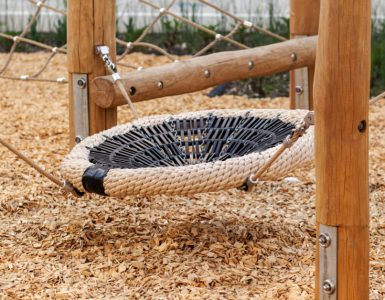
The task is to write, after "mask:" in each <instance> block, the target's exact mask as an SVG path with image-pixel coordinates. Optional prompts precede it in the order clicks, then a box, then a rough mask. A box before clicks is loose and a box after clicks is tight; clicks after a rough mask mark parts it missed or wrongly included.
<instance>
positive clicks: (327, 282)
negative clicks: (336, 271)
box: [322, 279, 336, 295]
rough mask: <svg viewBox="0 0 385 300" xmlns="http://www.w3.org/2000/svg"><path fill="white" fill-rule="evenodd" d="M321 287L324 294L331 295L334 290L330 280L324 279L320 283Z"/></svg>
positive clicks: (334, 287)
mask: <svg viewBox="0 0 385 300" xmlns="http://www.w3.org/2000/svg"><path fill="white" fill-rule="evenodd" d="M322 289H323V291H324V292H325V293H326V294H328V295H331V294H333V293H334V292H335V290H336V286H335V284H334V282H333V281H332V280H330V279H326V280H325V281H324V282H323V284H322Z"/></svg>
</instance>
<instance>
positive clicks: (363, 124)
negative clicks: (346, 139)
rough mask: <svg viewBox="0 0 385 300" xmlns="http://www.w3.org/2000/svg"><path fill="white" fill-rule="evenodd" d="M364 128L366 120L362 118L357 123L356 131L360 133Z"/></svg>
mask: <svg viewBox="0 0 385 300" xmlns="http://www.w3.org/2000/svg"><path fill="white" fill-rule="evenodd" d="M365 130H366V121H365V120H362V121H361V122H360V123H359V124H358V131H359V132H361V133H364V132H365Z"/></svg>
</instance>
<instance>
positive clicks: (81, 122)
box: [67, 0, 117, 147]
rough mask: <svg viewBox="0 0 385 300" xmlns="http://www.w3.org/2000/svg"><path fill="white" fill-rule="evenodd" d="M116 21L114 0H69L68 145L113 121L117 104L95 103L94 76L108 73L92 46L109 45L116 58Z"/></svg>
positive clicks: (113, 56)
mask: <svg viewBox="0 0 385 300" xmlns="http://www.w3.org/2000/svg"><path fill="white" fill-rule="evenodd" d="M115 22H116V21H115V0H112V1H111V0H68V15H67V24H68V25H67V26H68V30H67V41H68V43H67V45H68V55H67V57H68V73H69V82H70V84H69V89H70V90H69V95H70V104H69V109H70V145H71V147H72V146H73V145H74V141H75V137H76V136H77V135H88V134H94V133H97V132H99V131H101V130H105V129H108V128H110V127H112V126H114V125H116V122H117V110H116V108H109V109H102V108H100V107H98V106H97V105H96V104H95V99H96V98H97V97H98V94H99V93H100V92H98V91H97V90H96V89H95V86H94V84H93V79H94V78H95V77H97V76H102V75H106V74H107V71H106V70H105V67H104V64H103V62H102V61H101V59H100V58H99V57H97V55H96V54H95V46H96V45H107V46H109V47H110V53H111V57H112V59H115V55H116V44H115V35H116V25H115V24H116V23H115ZM84 79H85V80H84ZM80 102H81V103H80ZM87 102H88V105H87ZM87 118H88V120H87Z"/></svg>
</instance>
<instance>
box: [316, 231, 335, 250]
mask: <svg viewBox="0 0 385 300" xmlns="http://www.w3.org/2000/svg"><path fill="white" fill-rule="evenodd" d="M318 242H319V244H320V245H321V246H322V247H324V248H327V247H329V246H330V244H331V242H332V239H331V237H330V235H328V234H327V233H321V234H320V235H319V237H318Z"/></svg>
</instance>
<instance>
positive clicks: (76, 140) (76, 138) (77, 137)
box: [75, 135, 84, 144]
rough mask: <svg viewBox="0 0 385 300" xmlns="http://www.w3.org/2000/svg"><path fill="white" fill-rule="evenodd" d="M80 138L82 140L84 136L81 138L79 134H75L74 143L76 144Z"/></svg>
mask: <svg viewBox="0 0 385 300" xmlns="http://www.w3.org/2000/svg"><path fill="white" fill-rule="evenodd" d="M82 140H84V138H83V137H82V136H80V135H77V136H76V137H75V143H76V144H79V143H80V142H81V141H82Z"/></svg>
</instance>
